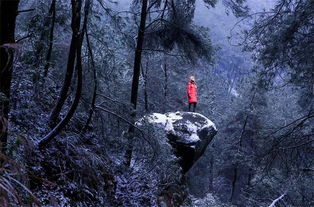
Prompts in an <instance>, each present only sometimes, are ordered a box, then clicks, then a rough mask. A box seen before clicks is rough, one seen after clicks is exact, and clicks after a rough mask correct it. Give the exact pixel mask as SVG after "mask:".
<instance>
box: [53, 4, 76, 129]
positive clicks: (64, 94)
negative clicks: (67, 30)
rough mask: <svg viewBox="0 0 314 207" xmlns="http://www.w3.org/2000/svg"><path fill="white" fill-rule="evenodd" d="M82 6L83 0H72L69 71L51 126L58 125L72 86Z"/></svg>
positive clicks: (54, 109)
mask: <svg viewBox="0 0 314 207" xmlns="http://www.w3.org/2000/svg"><path fill="white" fill-rule="evenodd" d="M81 6H82V2H81V0H79V1H75V0H72V23H71V27H72V39H71V44H70V51H69V56H68V63H67V71H66V74H65V78H64V82H63V86H62V89H61V91H60V94H59V98H58V101H57V103H56V105H55V107H54V108H53V110H52V112H51V114H50V118H49V124H50V127H55V126H56V123H57V120H58V118H59V115H60V112H61V109H62V107H63V105H64V102H65V100H66V98H67V95H68V91H69V88H70V86H71V82H72V76H73V71H74V63H75V53H76V50H77V46H78V44H79V30H80V24H81V15H80V14H81Z"/></svg>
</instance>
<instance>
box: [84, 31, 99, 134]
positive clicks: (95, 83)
mask: <svg viewBox="0 0 314 207" xmlns="http://www.w3.org/2000/svg"><path fill="white" fill-rule="evenodd" d="M85 33H86V42H87V47H88V53H89V56H90V58H91V65H92V70H93V79H94V92H93V97H92V103H91V107H90V110H89V115H88V118H87V121H86V123H85V126H84V128H83V131H84V130H86V129H87V127H88V125H89V123H90V121H91V120H92V116H93V113H94V111H95V103H96V95H97V74H96V68H95V61H94V54H93V51H92V48H91V45H90V42H89V38H88V32H87V30H86V32H85Z"/></svg>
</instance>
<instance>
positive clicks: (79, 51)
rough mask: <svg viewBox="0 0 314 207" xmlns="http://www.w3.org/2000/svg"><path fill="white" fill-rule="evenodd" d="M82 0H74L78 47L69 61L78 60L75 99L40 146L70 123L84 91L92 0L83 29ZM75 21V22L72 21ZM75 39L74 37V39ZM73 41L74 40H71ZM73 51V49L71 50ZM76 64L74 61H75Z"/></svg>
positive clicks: (75, 31)
mask: <svg viewBox="0 0 314 207" xmlns="http://www.w3.org/2000/svg"><path fill="white" fill-rule="evenodd" d="M81 6H82V1H81V0H77V1H76V0H72V20H73V21H74V24H72V29H73V33H75V36H77V37H75V39H76V41H77V42H76V47H75V50H74V55H73V56H72V55H71V54H69V59H68V61H72V58H73V59H74V60H76V71H77V83H76V84H77V86H76V94H75V97H74V100H73V103H72V105H71V107H70V109H69V111H68V112H67V114H66V115H65V117H64V118H63V119H62V120H61V121H60V122H59V123H58V124H57V125H56V126H55V127H54V128H53V129H52V130H51V131H50V132H49V133H48V134H47V135H46V136H45V137H44V138H43V139H42V140H40V141H39V143H38V146H39V148H41V149H43V148H45V147H46V146H47V144H48V143H49V142H50V141H51V140H52V139H53V138H54V137H55V136H57V135H58V134H59V133H60V132H61V130H62V129H63V128H64V127H65V126H66V125H67V124H68V122H69V121H70V119H71V118H72V116H73V115H74V113H75V111H76V109H77V107H78V104H79V101H80V98H81V93H82V85H83V82H82V81H83V73H82V44H83V39H84V34H85V30H86V27H87V19H88V13H89V8H90V0H86V1H85V9H84V10H85V12H84V21H83V27H82V29H81V25H80V20H81ZM72 23H73V22H72ZM72 40H73V39H72ZM71 43H72V42H71ZM70 52H71V50H70ZM73 64H74V63H73Z"/></svg>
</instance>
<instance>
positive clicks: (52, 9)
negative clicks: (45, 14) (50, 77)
mask: <svg viewBox="0 0 314 207" xmlns="http://www.w3.org/2000/svg"><path fill="white" fill-rule="evenodd" d="M49 18H50V31H49V40H48V51H47V55H46V64H45V69H44V77H46V76H47V74H48V70H49V67H50V60H51V54H52V47H53V32H54V27H55V21H56V0H52V1H51V5H50V9H49Z"/></svg>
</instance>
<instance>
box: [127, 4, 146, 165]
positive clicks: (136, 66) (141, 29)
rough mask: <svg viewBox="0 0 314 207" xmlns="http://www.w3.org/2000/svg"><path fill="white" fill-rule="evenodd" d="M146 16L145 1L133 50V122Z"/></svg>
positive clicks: (128, 160)
mask: <svg viewBox="0 0 314 207" xmlns="http://www.w3.org/2000/svg"><path fill="white" fill-rule="evenodd" d="M146 16H147V0H143V1H142V10H141V20H140V27H139V29H138V35H137V44H136V49H135V58H134V68H133V80H132V89H131V104H132V105H133V109H134V112H133V113H132V114H131V116H132V119H134V120H133V121H135V117H136V106H137V95H138V85H139V77H140V70H141V59H142V48H143V43H144V36H145V26H146ZM129 133H130V134H132V133H134V127H133V125H131V126H130V128H129ZM132 148H133V147H132V136H131V138H130V139H129V144H128V149H127V151H126V165H128V166H130V164H131V159H132V150H133V149H132Z"/></svg>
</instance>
